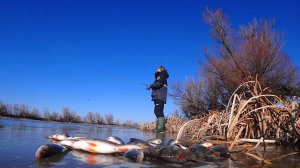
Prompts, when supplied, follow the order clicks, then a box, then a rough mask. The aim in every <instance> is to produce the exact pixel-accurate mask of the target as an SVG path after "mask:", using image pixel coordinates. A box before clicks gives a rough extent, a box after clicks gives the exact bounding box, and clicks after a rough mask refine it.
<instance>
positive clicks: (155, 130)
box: [152, 119, 158, 133]
mask: <svg viewBox="0 0 300 168" xmlns="http://www.w3.org/2000/svg"><path fill="white" fill-rule="evenodd" d="M157 126H158V119H156V126H155V128H154V129H153V130H152V131H153V132H154V133H155V132H157Z"/></svg>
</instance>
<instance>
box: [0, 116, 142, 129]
mask: <svg viewBox="0 0 300 168" xmlns="http://www.w3.org/2000/svg"><path fill="white" fill-rule="evenodd" d="M2 118H3V119H16V120H31V121H43V122H51V123H62V124H80V125H90V126H113V127H125V128H134V129H139V128H137V127H132V126H126V125H116V124H113V125H107V124H92V123H84V122H78V123H75V122H63V121H53V120H45V119H31V118H18V117H7V116H0V119H2Z"/></svg>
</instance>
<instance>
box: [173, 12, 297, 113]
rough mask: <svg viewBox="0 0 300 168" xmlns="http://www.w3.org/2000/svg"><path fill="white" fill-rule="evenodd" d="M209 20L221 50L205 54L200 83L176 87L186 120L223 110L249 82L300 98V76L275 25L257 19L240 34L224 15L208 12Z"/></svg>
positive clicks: (279, 93)
mask: <svg viewBox="0 0 300 168" xmlns="http://www.w3.org/2000/svg"><path fill="white" fill-rule="evenodd" d="M204 20H205V21H206V22H207V23H208V25H209V26H210V28H211V35H212V37H213V39H215V41H216V42H217V46H216V47H214V49H213V50H208V49H206V50H205V52H204V54H205V55H206V58H207V60H208V61H207V63H206V64H202V66H201V71H200V75H201V77H200V79H201V80H199V81H198V82H195V81H194V80H193V79H188V80H187V81H186V82H185V84H184V85H183V86H182V85H180V84H176V85H174V86H173V90H174V93H172V96H173V97H174V99H175V101H176V102H177V103H178V104H179V105H180V106H181V108H182V111H183V112H184V114H185V115H186V116H187V117H189V118H192V117H195V116H196V117H197V116H203V114H207V112H208V111H209V110H215V109H220V110H221V109H224V108H225V104H227V103H228V101H229V99H230V96H231V95H232V93H233V92H234V90H235V89H236V88H237V87H238V86H239V85H240V84H242V83H244V82H246V81H249V80H255V79H257V80H258V81H259V82H260V84H261V86H262V87H264V88H265V87H266V86H268V89H269V90H270V91H271V93H272V94H275V95H281V96H291V95H296V96H299V95H300V89H299V88H300V87H299V86H300V83H299V74H298V72H297V69H296V66H295V65H294V64H293V63H292V62H291V61H290V59H289V56H288V55H287V54H286V53H285V52H284V51H283V40H282V38H281V35H280V34H279V33H278V32H276V31H275V29H274V24H273V22H270V21H266V20H262V21H257V20H255V19H254V20H253V21H252V22H250V23H249V24H248V25H244V26H241V28H240V30H239V31H236V30H235V29H233V28H231V27H230V26H229V23H228V21H227V19H226V18H225V17H224V15H223V13H222V11H221V10H215V11H213V10H207V11H206V12H205V13H204ZM241 92H243V90H241ZM244 93H245V95H246V96H248V97H251V96H252V95H251V94H248V93H246V92H244Z"/></svg>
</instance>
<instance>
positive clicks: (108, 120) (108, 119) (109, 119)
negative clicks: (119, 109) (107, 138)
mask: <svg viewBox="0 0 300 168" xmlns="http://www.w3.org/2000/svg"><path fill="white" fill-rule="evenodd" d="M104 118H105V121H106V124H108V125H113V124H114V116H113V115H112V114H111V113H108V114H105V115H104Z"/></svg>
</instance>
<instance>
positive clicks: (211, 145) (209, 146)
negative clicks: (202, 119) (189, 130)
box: [199, 142, 214, 148]
mask: <svg viewBox="0 0 300 168" xmlns="http://www.w3.org/2000/svg"><path fill="white" fill-rule="evenodd" d="M199 145H202V146H204V147H207V148H211V147H213V146H214V145H213V144H212V143H210V142H200V143H199Z"/></svg>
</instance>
